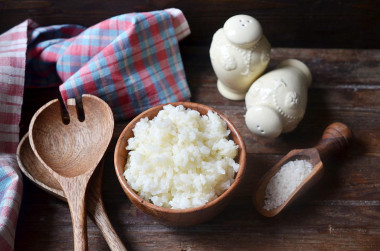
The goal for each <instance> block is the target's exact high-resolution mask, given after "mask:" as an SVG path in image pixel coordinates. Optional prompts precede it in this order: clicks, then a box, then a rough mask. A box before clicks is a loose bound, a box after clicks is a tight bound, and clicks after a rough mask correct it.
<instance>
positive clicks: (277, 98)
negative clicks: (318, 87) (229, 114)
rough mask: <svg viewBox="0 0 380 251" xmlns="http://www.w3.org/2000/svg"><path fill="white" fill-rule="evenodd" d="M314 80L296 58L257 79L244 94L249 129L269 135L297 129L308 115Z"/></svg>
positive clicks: (307, 69) (306, 68)
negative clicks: (307, 109) (309, 91)
mask: <svg viewBox="0 0 380 251" xmlns="http://www.w3.org/2000/svg"><path fill="white" fill-rule="evenodd" d="M311 79H312V78H311V73H310V70H309V68H308V67H307V66H306V65H305V64H304V63H302V62H301V61H299V60H296V59H288V60H285V61H282V62H281V63H280V64H279V66H278V67H277V68H276V69H275V70H273V71H271V72H268V73H266V74H264V75H263V76H261V77H260V78H259V79H257V80H256V81H255V82H254V83H253V85H252V86H251V87H250V88H249V90H248V92H247V95H246V97H245V103H246V107H247V113H246V115H245V122H246V124H247V126H248V128H249V130H250V131H251V132H253V133H254V134H256V135H258V136H262V137H267V138H276V137H278V136H279V135H280V134H281V133H286V132H290V131H292V130H294V129H295V128H296V127H297V125H298V123H299V122H300V121H301V120H302V118H303V116H304V114H305V110H306V104H307V89H308V87H309V86H310V85H311Z"/></svg>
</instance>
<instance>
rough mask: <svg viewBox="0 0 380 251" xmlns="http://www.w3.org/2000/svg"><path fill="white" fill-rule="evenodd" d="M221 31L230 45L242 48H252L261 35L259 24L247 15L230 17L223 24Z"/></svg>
mask: <svg viewBox="0 0 380 251" xmlns="http://www.w3.org/2000/svg"><path fill="white" fill-rule="evenodd" d="M223 30H224V34H225V36H226V38H227V39H228V40H229V41H230V42H231V43H233V44H236V45H238V46H244V47H251V46H254V45H255V44H256V43H257V42H258V41H259V40H260V39H261V37H262V35H263V31H262V28H261V25H260V23H259V22H258V21H257V20H256V19H255V18H253V17H251V16H248V15H236V16H233V17H230V18H229V19H228V20H227V21H226V22H225V23H224V26H223Z"/></svg>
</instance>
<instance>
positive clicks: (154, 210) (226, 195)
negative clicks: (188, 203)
mask: <svg viewBox="0 0 380 251" xmlns="http://www.w3.org/2000/svg"><path fill="white" fill-rule="evenodd" d="M170 104H171V105H173V106H179V105H182V106H184V107H185V108H187V109H192V110H195V111H198V112H199V114H200V115H207V113H208V112H209V111H212V112H214V113H217V114H218V115H219V117H220V118H221V119H222V120H223V121H224V122H225V123H226V126H227V130H229V131H230V136H229V137H230V139H231V140H233V141H234V142H235V144H236V145H237V146H238V154H237V156H236V157H235V161H236V162H237V163H238V164H239V171H238V172H237V173H236V176H235V180H234V182H233V183H232V184H231V186H230V187H229V188H228V189H227V190H226V191H225V192H223V193H222V194H221V195H220V196H219V197H218V198H216V199H214V200H212V201H211V202H209V203H206V204H205V205H203V206H199V207H195V208H189V209H170V208H164V207H160V206H156V205H154V204H152V203H151V202H149V201H146V200H144V199H142V198H141V197H140V196H139V195H138V194H137V193H136V192H135V191H133V189H132V188H131V187H130V186H129V185H128V183H127V180H126V179H125V177H124V171H125V165H126V163H127V160H128V153H129V151H127V150H126V147H127V145H128V139H130V138H132V137H134V134H133V129H134V128H135V126H136V124H137V123H138V122H139V121H140V120H141V119H142V118H148V119H150V120H152V119H153V118H154V117H156V116H157V114H158V113H159V112H160V111H161V110H162V108H163V106H164V105H157V106H154V107H152V108H150V109H148V110H146V111H144V112H143V113H141V114H139V115H138V116H136V117H135V118H134V119H133V120H132V121H131V122H130V123H129V124H128V125H127V126H126V127H125V129H124V130H123V131H122V132H121V134H120V137H119V139H118V141H117V143H116V147H115V155H114V156H115V157H114V159H115V160H114V164H115V171H116V175H117V178H118V180H119V182H120V184H121V186H122V188H123V190H124V192H125V194H126V195H127V196H128V198H129V199H130V200H131V202H132V203H133V204H134V205H135V206H136V207H137V208H139V209H141V211H143V212H145V213H147V214H149V215H151V216H153V217H155V218H157V219H158V220H159V221H161V222H162V223H164V224H167V225H171V226H193V225H196V224H200V223H203V222H205V221H207V220H210V219H212V218H213V217H214V216H215V215H217V214H218V213H220V212H221V211H222V210H223V209H224V208H225V207H226V206H227V205H228V203H229V201H230V200H231V199H232V198H233V196H234V195H235V194H236V191H237V190H238V189H239V186H240V184H241V181H242V179H243V177H244V173H245V168H246V155H247V154H246V150H245V144H244V141H243V139H242V137H241V136H240V134H239V132H238V131H237V129H236V127H235V125H234V124H232V123H231V121H229V119H228V118H227V117H225V116H224V115H223V114H221V113H220V112H218V111H216V110H215V109H213V108H211V107H208V106H206V105H203V104H198V103H193V102H174V103H170Z"/></svg>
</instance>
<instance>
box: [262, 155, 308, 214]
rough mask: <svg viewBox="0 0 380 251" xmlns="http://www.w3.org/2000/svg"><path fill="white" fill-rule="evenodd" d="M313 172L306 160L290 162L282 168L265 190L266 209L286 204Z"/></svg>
mask: <svg viewBox="0 0 380 251" xmlns="http://www.w3.org/2000/svg"><path fill="white" fill-rule="evenodd" d="M312 170H313V165H312V164H311V163H310V162H308V161H306V160H294V161H289V162H287V163H286V164H284V165H283V166H281V168H280V171H278V172H277V173H276V174H275V175H274V176H273V177H272V178H271V179H270V181H269V183H268V185H267V187H266V189H265V199H264V204H265V205H264V209H266V210H271V209H273V208H277V207H279V206H280V205H281V204H282V203H284V202H285V201H286V200H287V199H288V197H289V196H290V195H291V194H292V193H293V192H294V190H295V189H296V188H297V187H298V186H299V185H300V184H301V183H302V182H303V181H304V180H305V178H306V177H307V176H308V175H309V174H310V173H311V171H312Z"/></svg>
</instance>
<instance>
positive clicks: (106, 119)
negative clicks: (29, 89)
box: [29, 94, 114, 251]
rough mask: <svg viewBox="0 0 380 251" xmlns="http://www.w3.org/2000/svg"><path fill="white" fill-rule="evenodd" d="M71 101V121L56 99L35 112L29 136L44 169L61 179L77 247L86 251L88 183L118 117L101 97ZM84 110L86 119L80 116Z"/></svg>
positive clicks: (59, 181)
mask: <svg viewBox="0 0 380 251" xmlns="http://www.w3.org/2000/svg"><path fill="white" fill-rule="evenodd" d="M69 101H72V100H68V103H67V110H68V115H69V116H70V118H69V123H68V124H65V123H64V121H63V118H62V113H61V105H60V103H59V101H58V100H57V99H55V100H53V101H50V102H48V103H47V104H45V105H43V106H42V107H41V108H40V109H38V111H37V112H36V113H35V114H34V116H33V118H32V120H31V122H30V126H29V139H30V145H31V148H32V150H33V152H34V153H35V154H36V156H37V158H38V160H39V161H40V162H41V163H42V164H43V166H44V167H45V168H44V170H45V171H48V172H49V175H51V176H53V177H54V178H55V179H56V180H57V181H58V183H59V185H60V187H61V188H62V190H63V192H64V194H65V197H66V199H67V201H68V204H69V207H70V213H71V218H72V225H73V234H74V250H77V251H84V250H87V249H88V245H87V227H86V226H87V222H86V219H87V218H86V207H85V194H86V189H87V184H88V182H89V180H90V178H91V176H92V174H93V173H94V171H95V169H96V167H97V166H98V164H99V162H100V161H101V159H102V158H103V155H104V153H105V151H106V149H107V147H108V145H109V142H110V140H111V137H112V133H113V127H114V120H113V115H112V111H111V108H110V107H109V106H108V105H107V104H106V103H105V102H104V101H102V100H101V99H100V98H98V97H95V96H92V95H87V94H86V95H83V96H82V99H81V102H80V103H73V104H72V103H71V102H69ZM79 104H81V105H82V107H81V108H79ZM79 109H81V110H82V112H79ZM83 112H84V115H85V118H84V120H82V119H80V114H81V113H83ZM98 191H100V190H98Z"/></svg>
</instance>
